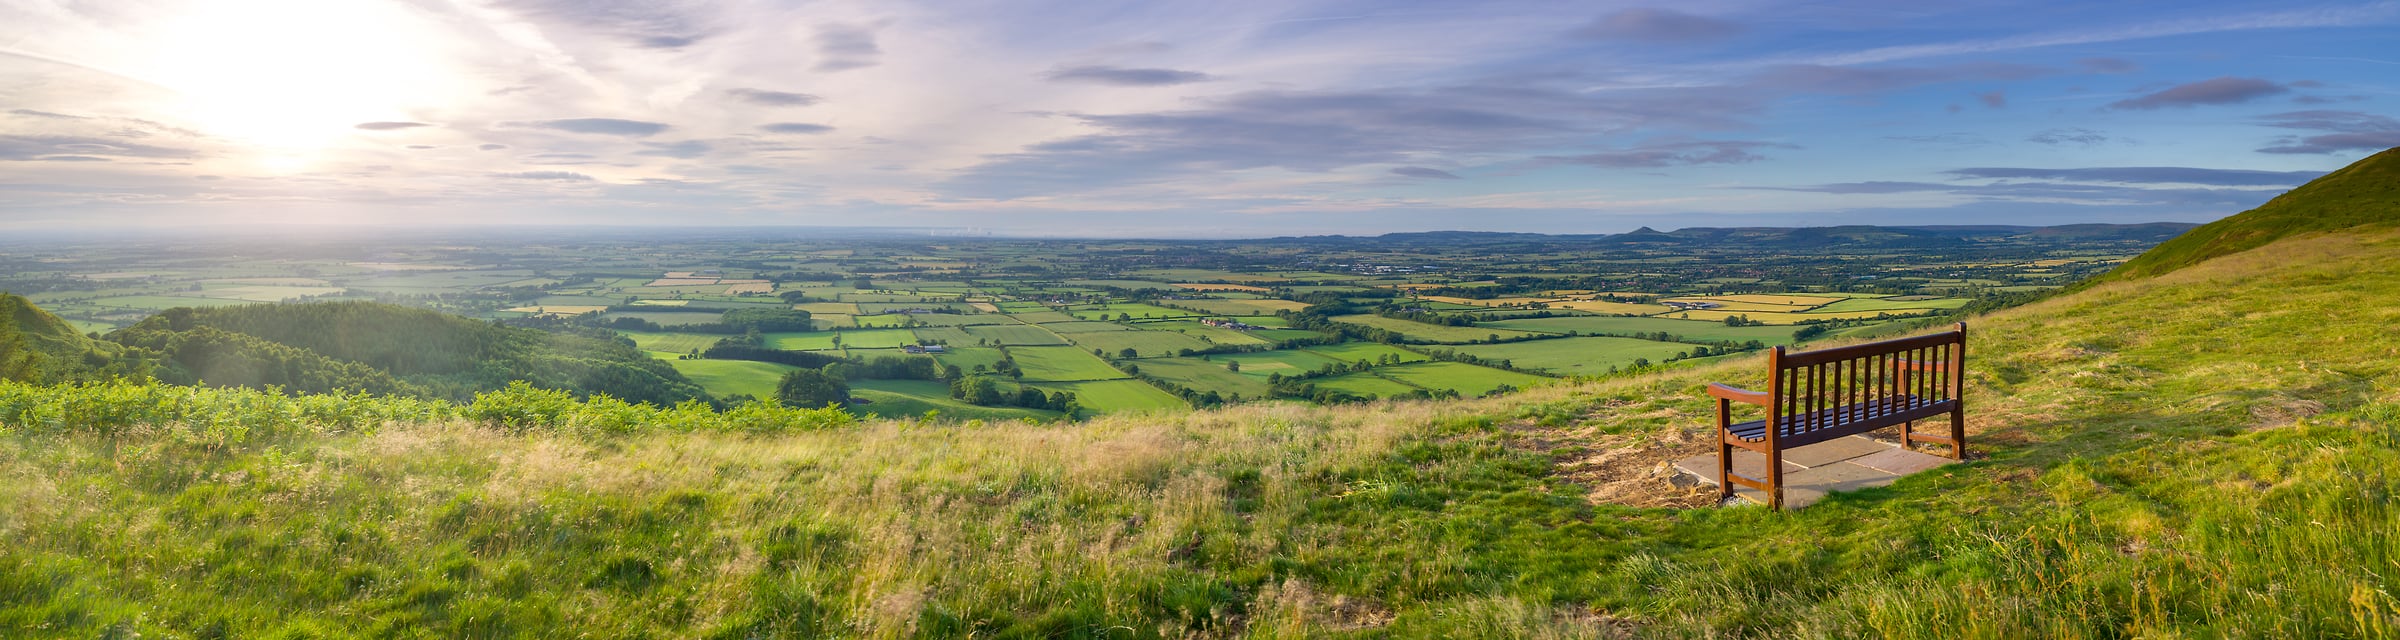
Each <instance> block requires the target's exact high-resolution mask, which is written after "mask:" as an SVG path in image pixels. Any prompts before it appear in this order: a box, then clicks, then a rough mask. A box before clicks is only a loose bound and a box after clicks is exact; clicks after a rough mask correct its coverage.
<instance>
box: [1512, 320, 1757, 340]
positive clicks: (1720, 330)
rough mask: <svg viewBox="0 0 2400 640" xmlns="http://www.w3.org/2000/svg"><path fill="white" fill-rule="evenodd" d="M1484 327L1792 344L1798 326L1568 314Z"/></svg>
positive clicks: (1544, 331) (1545, 331)
mask: <svg viewBox="0 0 2400 640" xmlns="http://www.w3.org/2000/svg"><path fill="white" fill-rule="evenodd" d="M1482 326H1485V327H1496V328H1501V329H1517V330H1522V331H1539V332H1543V333H1566V332H1569V331H1574V332H1578V333H1583V334H1616V335H1630V334H1642V333H1656V332H1660V331H1664V332H1667V333H1668V334H1670V335H1675V336H1681V337H1682V338H1683V339H1685V340H1701V341H1709V342H1716V341H1725V340H1730V341H1735V342H1745V341H1750V340H1757V341H1760V342H1764V343H1767V344H1770V345H1772V344H1790V343H1791V342H1792V331H1793V330H1795V329H1797V327H1791V326H1774V327H1728V326H1725V323H1722V322H1701V321H1698V320H1677V319H1674V318H1628V317H1623V316H1567V317H1559V318H1525V319H1519V320H1501V321H1497V322H1486V323H1483V325H1482Z"/></svg>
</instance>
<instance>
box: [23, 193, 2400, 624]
mask: <svg viewBox="0 0 2400 640" xmlns="http://www.w3.org/2000/svg"><path fill="white" fill-rule="evenodd" d="M2396 310H2400V237H2394V236H2391V235H2381V236H2377V237H2374V238H2371V239H2368V240H2364V241H2362V240H2356V239H2351V238H2340V237H2317V238H2297V239H2290V240H2286V241H2284V242H2281V243H2278V244H2273V245H2268V246H2265V247H2264V248H2262V249H2258V250H2254V251H2252V252H2249V253H2243V254H2234V255H2231V256H2226V257H2223V258H2218V259H2216V260H2211V261H2208V262H2204V263H2200V264H2197V265H2195V266H2192V267H2188V268H2184V269H2180V270H2177V271H2174V272H2171V273H2166V274H2164V275H2160V276H2157V277H2153V278H2147V279H2139V280H2129V281H2119V282H2113V283H2104V284H2101V285H2098V286H2094V287H2091V288H2088V289H2085V290H2082V291H2079V292H2076V293H2072V294H2068V295H2065V296H2062V297H2059V298H2054V299H2050V300H2046V301H2043V302H2040V303H2036V304H2034V305H2031V306H2027V307H2023V308H2019V309H2012V310H2009V311H2004V312H2001V313H1999V314H1996V315H1993V316H1986V317H1978V318H1974V319H1971V320H1970V334H1969V341H1970V343H1969V352H1970V361H1969V365H1968V367H1969V369H1968V371H1969V376H1968V377H1969V387H1968V403H1969V404H1968V411H1969V415H1970V418H1969V419H1970V428H1971V434H1972V438H1973V440H1972V445H1973V446H1972V447H1971V448H1972V450H1973V452H1974V453H1975V454H1976V456H1975V458H1974V459H1973V460H1970V461H1969V462H1968V463H1967V464H1964V465H1958V466H1953V467H1947V468H1943V469H1940V470H1936V471H1931V472H1927V473H1923V474H1919V475H1916V476H1912V477H1909V478H1906V479H1903V480H1901V481H1900V482H1898V483H1896V484H1894V485H1892V486H1889V487H1883V488H1875V489H1867V490H1861V491H1854V492H1843V493H1837V494H1835V495H1833V496H1831V497H1830V498H1828V499H1827V500H1825V501H1823V502H1820V503H1818V504H1816V505H1815V506H1812V507H1809V508H1807V509H1804V510H1800V511H1794V512H1786V513H1773V512H1768V511H1765V510H1763V509H1758V508H1727V509H1710V508H1699V509H1679V508H1649V507H1636V506H1628V505H1627V504H1625V503H1629V502H1630V503H1640V504H1658V503H1659V502H1658V501H1661V500H1666V499H1669V498H1674V497H1676V496H1680V495H1683V494H1682V493H1681V492H1680V491H1679V490H1677V489H1675V488H1674V487H1672V486H1671V485H1669V484H1668V483H1667V482H1665V481H1664V480H1662V479H1658V478H1651V477H1647V476H1646V475H1645V474H1646V473H1647V470H1648V469H1650V468H1653V467H1654V465H1655V463H1656V462H1657V461H1663V460H1665V459H1669V458H1671V457H1672V456H1675V455H1685V454H1688V453H1690V452H1691V451H1693V450H1705V449H1706V445H1705V442H1706V438H1708V437H1710V436H1711V434H1710V433H1709V432H1708V430H1707V427H1706V420H1707V417H1706V416H1708V415H1709V412H1710V410H1711V406H1712V403H1711V402H1710V401H1709V400H1708V399H1707V397H1706V396H1704V395H1702V394H1701V393H1700V389H1701V386H1702V385H1703V384H1704V383H1706V382H1708V381H1726V382H1733V383H1738V384H1755V383H1756V382H1757V381H1759V380H1761V379H1763V377H1764V375H1765V372H1764V371H1763V366H1762V363H1761V361H1760V359H1759V358H1757V357H1744V358H1732V359H1728V360H1725V361H1724V362H1723V363H1722V364H1717V365H1706V366H1700V367H1694V368H1689V369H1677V370H1672V371H1669V372H1667V373H1664V374H1659V375H1650V376H1641V377H1618V378H1611V379H1606V380H1600V381H1591V382H1585V383H1581V384H1576V385H1572V386H1566V385H1562V386H1544V387H1538V388H1535V389H1533V390H1531V391H1528V392H1524V393H1519V394H1513V395H1509V396H1504V397H1500V398H1494V399H1484V400H1474V399H1470V400H1459V401H1441V402H1403V403H1374V404H1368V405H1364V406H1344V407H1305V406H1294V405H1289V404H1280V403H1275V404H1260V405H1254V406H1241V407H1235V408H1231V409H1227V410H1222V411H1207V412H1175V411H1169V412H1163V413H1156V414H1145V415H1138V416H1125V417H1118V416H1102V417H1100V418H1097V419H1094V420H1091V421H1087V422H1083V423H1075V424H1039V425H1026V424H1019V423H1008V424H986V425H981V426H970V425H955V426H942V427H935V428H929V427H927V426H926V425H923V424H918V423H915V422H903V421H874V422H868V423H863V424H856V425H842V424H841V423H840V422H838V420H835V419H831V418H825V417H817V418H810V419H806V420H803V419H801V418H798V417H795V416H798V415H800V414H792V413H772V414H758V413H752V414H741V413H736V414H716V413H708V412H704V411H696V410H691V409H675V410H665V411H661V410H653V409H642V408H638V407H620V406H616V405H609V404H607V403H597V404H594V405H583V404H576V403H573V402H571V401H567V400H565V399H563V398H560V397H554V396H541V395H539V394H533V393H519V394H510V395H509V396H508V397H495V398H492V399H488V400H487V401H483V402H479V403H478V404H477V405H476V406H475V407H458V406H455V405H449V404H446V403H432V402H423V401H407V400H395V399H383V398H362V397H336V396H312V397H306V398H286V397H282V396H276V395H269V394H266V393H263V392H251V391H234V390H185V389H167V388H157V387H150V388H148V389H149V390H147V391H140V390H127V388H124V387H110V386H104V387H25V386H21V385H11V384H5V383H0V429H5V433H0V478H5V479H6V480H7V481H6V482H0V505H5V508H0V535H5V537H6V539H7V540H8V541H9V544H7V545H0V625H5V626H0V635H7V636H9V637H74V638H85V637H132V636H134V635H137V634H138V635H140V636H143V637H277V636H282V637H304V636H305V637H340V636H350V635H358V636H400V637H475V638H515V637H526V638H537V637H724V638H747V637H823V636H861V637H906V636H967V635H982V636H991V637H1094V638H1097V637H1246V638H1318V637H1394V638H1450V637H1457V638H1485V637H1529V638H1580V637H1612V636H1617V637H1621V636H1622V635H1623V634H1626V633H1633V634H1639V635H1642V636H1656V637H1688V638H1703V637H1724V638H1783V637H1861V636H1864V637H1903V638H2093V639H2100V638H2131V637H2190V638H2214V637H2277V638H2282V637H2295V638H2377V637H2391V636H2393V635H2394V634H2395V632H2396V628H2395V627H2394V626H2393V625H2394V624H2396V623H2400V598H2395V596H2394V595H2393V594H2400V571H2393V570H2392V567H2393V566H2394V561H2395V558H2400V536H2393V535H2391V532H2393V531H2395V530H2400V500H2395V499H2394V496H2400V474H2395V473H2392V472H2391V470H2392V469H2400V393H2396V392H2395V391H2394V390H2395V389H2400V360H2396V359H2394V358H2393V357H2392V355H2393V354H2392V353H2391V352H2390V348H2389V347H2388V346H2384V345H2388V344H2389V336H2390V332H2391V329H2390V328H2391V327H2392V326H2393V325H2394V324H2395V323H2396V322H2400V311H2396ZM1422 366H1425V365H1407V366H1404V367H1400V368H1399V369H1406V368H1409V367H1422ZM1387 371H1388V370H1387ZM1245 375H1247V374H1246V372H1245ZM1136 385H1140V383H1138V382H1134V381H1111V382H1101V383H1083V384H1080V385H1060V386H1061V387H1068V388H1074V390H1075V391H1076V392H1077V393H1078V394H1079V395H1082V396H1083V397H1085V398H1086V400H1085V401H1086V403H1087V404H1093V405H1095V406H1096V405H1098V404H1103V403H1111V402H1113V403H1118V405H1119V406H1131V405H1134V404H1138V402H1139V398H1138V396H1143V395H1145V394H1144V393H1143V392H1141V391H1140V389H1142V388H1144V387H1146V386H1136ZM496 396H497V394H496ZM1120 396H1121V397H1120ZM1147 396H1148V397H1149V398H1150V401H1151V402H1153V403H1157V404H1162V405H1167V406H1172V405H1173V404H1174V403H1173V402H1172V398H1170V397H1165V394H1163V393H1160V392H1157V391H1155V390H1151V391H1149V392H1148V393H1147ZM1160 398H1165V401H1163V402H1162V401H1160V400H1159V399H1160ZM477 407H479V408H477ZM1620 454H1622V455H1620ZM1594 459H1599V460H1602V461H1603V462H1604V463H1605V464H1608V465H1613V466H1610V467H1607V468H1606V469H1594V468H1592V467H1591V466H1589V465H1590V464H1594V463H1592V462H1591V461H1592V460H1594ZM1595 501H1596V502H1595Z"/></svg>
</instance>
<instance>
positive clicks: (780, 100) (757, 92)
mask: <svg viewBox="0 0 2400 640" xmlns="http://www.w3.org/2000/svg"><path fill="white" fill-rule="evenodd" d="M725 95H729V96H733V99H735V100H740V101H743V102H748V103H750V104H756V105H765V106H770V107H805V106H809V105H813V104H816V103H819V102H823V101H825V99H824V98H819V97H817V96H813V95H809V94H805V93H792V92H789V91H768V90H765V89H727V90H725Z"/></svg>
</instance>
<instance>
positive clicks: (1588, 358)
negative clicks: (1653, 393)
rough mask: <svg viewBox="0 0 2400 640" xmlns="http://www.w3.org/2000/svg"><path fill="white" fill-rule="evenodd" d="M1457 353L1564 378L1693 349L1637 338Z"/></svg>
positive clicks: (1574, 340)
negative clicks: (1563, 376) (1499, 361)
mask: <svg viewBox="0 0 2400 640" xmlns="http://www.w3.org/2000/svg"><path fill="white" fill-rule="evenodd" d="M1455 349H1456V350H1457V351H1458V352H1459V353H1465V354H1468V355H1472V356H1475V357H1477V358H1482V359H1485V360H1507V361H1509V364H1511V365H1513V366H1516V367H1519V368H1525V369H1540V370H1543V371H1548V372H1551V373H1556V374H1562V375H1599V374H1603V373H1608V371H1609V369H1611V368H1622V367H1628V366H1632V365H1633V362H1634V360H1635V359H1637V358H1638V359H1647V360H1649V361H1651V362H1665V361H1666V360H1667V358H1671V357H1674V356H1675V354H1677V353H1680V352H1685V351H1690V350H1691V349H1692V345H1688V344H1683V343H1679V342H1656V341H1651V340H1641V339H1636V338H1613V337H1581V338H1559V339H1556V340H1529V341H1525V342H1511V343H1507V344H1473V345H1463V346H1459V347H1455Z"/></svg>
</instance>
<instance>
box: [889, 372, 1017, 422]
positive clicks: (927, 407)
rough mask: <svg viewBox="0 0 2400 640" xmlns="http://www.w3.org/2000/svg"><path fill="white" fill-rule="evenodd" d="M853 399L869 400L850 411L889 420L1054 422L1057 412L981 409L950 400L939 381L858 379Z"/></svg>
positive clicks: (948, 390) (1014, 408)
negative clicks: (932, 414) (934, 417)
mask: <svg viewBox="0 0 2400 640" xmlns="http://www.w3.org/2000/svg"><path fill="white" fill-rule="evenodd" d="M850 398H851V399H853V400H866V401H867V402H865V403H862V404H852V405H850V410H851V411H854V412H858V413H862V414H867V415H874V416H883V417H887V418H900V417H921V416H924V415H925V412H927V411H939V412H941V413H940V415H941V416H943V417H948V418H955V419H960V420H1017V419H1022V418H1034V419H1037V420H1051V419H1055V418H1057V417H1058V412H1056V411H1042V410H1039V409H1025V408H1019V407H978V406H975V405H971V404H967V403H965V402H961V401H959V400H957V399H954V398H951V397H950V383H948V382H944V381H940V380H858V381H853V382H851V383H850Z"/></svg>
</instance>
